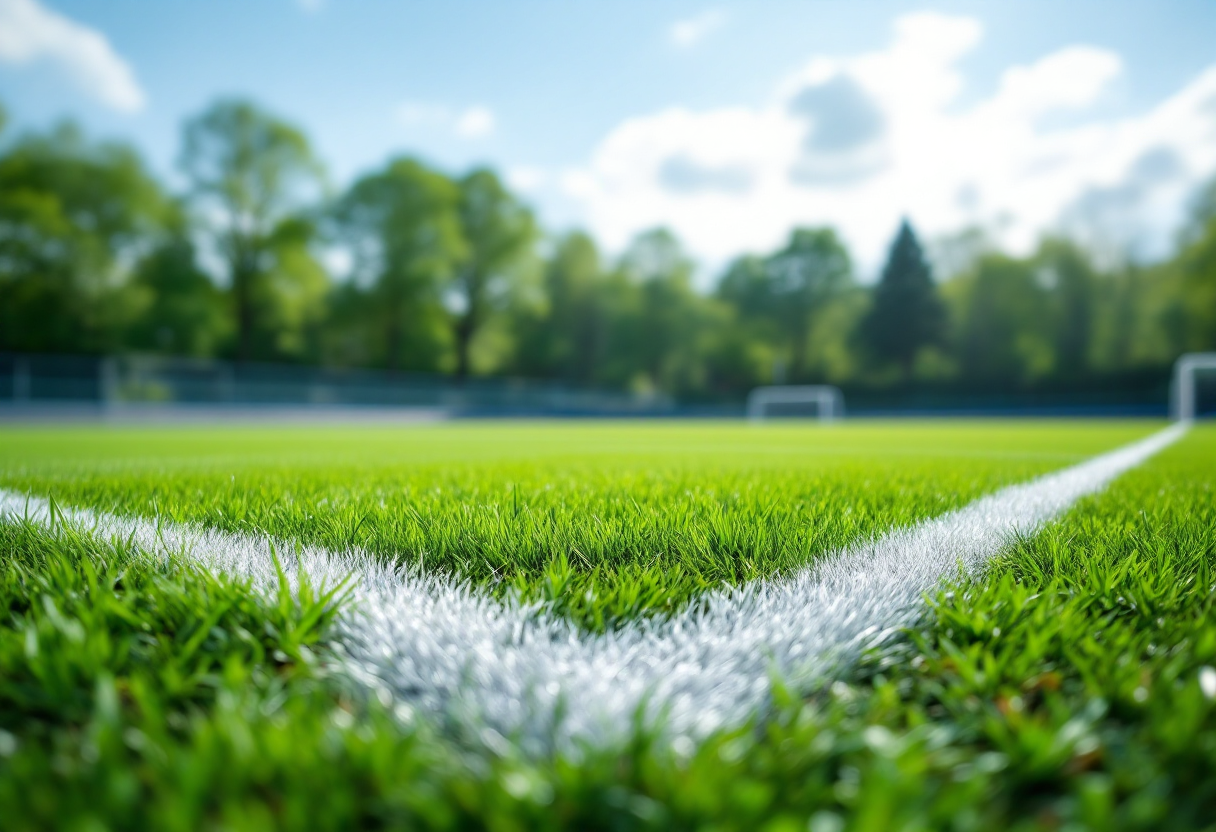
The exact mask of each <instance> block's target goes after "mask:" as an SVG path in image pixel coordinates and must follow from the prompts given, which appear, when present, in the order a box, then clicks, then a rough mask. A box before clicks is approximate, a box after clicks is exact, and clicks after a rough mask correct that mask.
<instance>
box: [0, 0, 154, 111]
mask: <svg viewBox="0 0 1216 832" xmlns="http://www.w3.org/2000/svg"><path fill="white" fill-rule="evenodd" d="M37 61H47V62H50V63H54V64H56V65H58V66H59V67H60V68H62V69H63V70H64V71H65V72H66V73H67V74H68V76H69V77H70V78H71V79H72V81H73V82H74V83H75V84H76V85H77V86H78V87H80V88H81V89H82V90H84V91H85V92H86V93H88V94H89V95H91V96H93V97H94V98H96V99H97V100H99V101H101V102H102V103H103V104H105V105H106V106H108V107H111V108H113V109H115V110H119V111H121V112H127V113H133V112H138V111H139V110H142V109H143V107H144V104H145V102H146V96H145V95H144V91H143V89H141V88H140V86H139V82H138V81H136V80H135V73H134V72H133V71H132V70H131V67H130V65H128V64H127V62H126V61H124V60H123V59H122V57H121V56H120V55H119V54H118V53H117V52H115V51H114V48H113V47H112V46H110V42H109V41H108V40H107V39H106V37H105V35H103V34H101V33H100V32H98V31H96V30H94V29H90V28H89V27H87V26H84V25H82V24H80V23H77V22H76V21H74V20H71V19H69V18H67V17H64V16H63V15H61V14H59V13H57V12H54V11H52V10H50V9H48V8H46V7H45V6H42V5H40V4H39V3H38V2H36V0H0V62H3V63H10V64H18V65H21V64H29V63H34V62H37Z"/></svg>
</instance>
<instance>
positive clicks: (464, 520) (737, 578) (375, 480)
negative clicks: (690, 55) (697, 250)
mask: <svg viewBox="0 0 1216 832" xmlns="http://www.w3.org/2000/svg"><path fill="white" fill-rule="evenodd" d="M1164 427H1165V426H1164V425H1163V424H1158V423H1134V422H1079V421H1077V422H1068V421H1042V422H1033V421H1030V422H1027V421H1009V422H1003V421H983V422H964V421H939V422H923V423H917V422H903V421H901V422H864V421H862V422H848V423H842V424H836V425H832V426H820V425H789V424H786V425H765V426H763V427H749V426H744V425H738V424H731V423H691V422H686V423H674V422H655V423H621V422H609V423H570V422H564V423H483V424H478V423H467V424H453V425H435V426H425V427H414V428H410V429H389V428H365V427H362V428H358V429H352V428H346V429H343V428H331V429H320V428H313V429H305V428H285V429H278V430H271V429H251V428H244V429H237V428H208V429H191V428H124V429H117V428H116V429H100V428H63V429H32V428H29V429H6V430H5V431H4V433H2V434H0V489H2V490H3V492H2V494H0V500H2V501H3V506H4V508H3V512H4V517H3V522H0V553H2V554H0V570H2V571H0V593H3V596H4V599H5V604H6V610H7V614H6V617H5V620H4V622H3V624H2V625H0V817H3V818H5V824H4V825H5V828H10V827H11V828H14V829H26V828H28V829H41V828H47V827H71V828H76V827H79V828H108V827H114V828H117V827H124V828H167V829H174V828H182V829H194V828H204V827H206V828H233V829H241V828H299V829H325V828H334V829H349V828H435V829H447V828H482V827H484V828H491V829H504V830H506V829H532V828H572V829H593V828H594V829H626V828H655V829H673V828H713V829H741V830H742V829H772V830H785V829H790V830H793V829H807V828H808V825H809V828H810V829H813V830H844V829H866V830H868V829H876V830H877V829H995V828H1019V829H1021V828H1025V829H1037V828H1043V829H1060V828H1095V829H1105V828H1127V829H1161V828H1179V829H1189V828H1196V829H1199V828H1210V827H1209V826H1206V825H1207V824H1210V823H1211V820H1210V818H1212V817H1216V775H1213V774H1212V772H1214V771H1216V612H1213V608H1212V606H1213V605H1212V601H1213V578H1212V566H1213V561H1214V560H1216V504H1214V499H1213V492H1212V487H1213V482H1214V481H1216V432H1213V430H1212V429H1211V428H1210V427H1204V426H1199V427H1194V428H1191V429H1190V431H1189V432H1186V433H1185V435H1183V434H1182V433H1181V432H1178V431H1175V432H1172V433H1162V429H1163V428H1164Z"/></svg>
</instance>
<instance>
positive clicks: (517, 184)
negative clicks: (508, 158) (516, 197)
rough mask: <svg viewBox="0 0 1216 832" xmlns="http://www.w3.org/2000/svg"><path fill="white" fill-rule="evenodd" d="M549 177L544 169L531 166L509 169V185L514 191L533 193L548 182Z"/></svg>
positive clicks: (517, 166)
mask: <svg viewBox="0 0 1216 832" xmlns="http://www.w3.org/2000/svg"><path fill="white" fill-rule="evenodd" d="M548 179H549V176H548V174H547V173H546V171H545V170H544V169H543V168H538V167H533V166H531V165H516V166H514V167H511V168H508V169H507V184H508V185H510V186H511V188H512V189H513V190H516V191H522V192H523V193H532V192H534V191H536V190H538V189H540V188H541V187H543V186H544V185H545V184H546V183H547V182H548Z"/></svg>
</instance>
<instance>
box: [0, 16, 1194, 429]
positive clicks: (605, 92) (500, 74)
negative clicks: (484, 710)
mask: <svg viewBox="0 0 1216 832" xmlns="http://www.w3.org/2000/svg"><path fill="white" fill-rule="evenodd" d="M1213 33H1216V4H1213V3H1211V2H1207V1H1205V2H1171V3H1168V4H1161V3H1155V2H1148V1H1147V0H1145V1H1144V2H1103V3H1097V2H1074V3H1069V4H1062V3H1059V2H1052V3H1048V2H1018V3H1013V2H1008V3H1000V4H998V3H991V2H988V3H965V2H944V3H937V4H923V3H902V2H878V1H877V0H875V2H867V3H844V2H816V3H793V2H749V3H746V4H743V3H719V4H714V3H688V2H646V3H642V2H624V3H607V2H580V3H573V2H542V1H541V0H517V2H509V3H503V2H497V3H490V2H474V1H473V0H461V1H460V2H452V3H446V4H429V3H421V2H418V3H388V2H370V0H369V1H368V2H341V0H256V2H255V0H244V1H243V2H207V3H203V2H201V0H200V2H184V1H183V2H175V3H147V2H135V0H108V1H107V2H83V1H79V0H70V1H69V0H0V107H2V109H0V403H2V404H3V405H4V406H6V407H9V408H14V407H19V406H21V407H29V406H32V405H33V404H39V403H41V404H43V405H49V404H53V403H82V402H84V403H99V404H102V405H115V404H120V403H131V404H134V403H140V404H145V405H149V404H160V405H179V406H202V405H213V406H217V407H220V406H232V405H242V406H246V405H247V406H258V405H270V404H278V405H284V404H289V405H300V404H309V405H311V406H314V407H318V408H324V407H331V408H332V407H372V406H379V407H399V408H402V409H413V411H415V412H417V413H419V414H425V413H426V412H436V413H439V412H442V413H447V414H453V413H459V414H466V415H469V414H473V415H483V414H492V413H520V414H537V413H554V414H558V413H565V414H581V413H586V414H597V413H599V414H643V413H680V414H696V413H704V414H721V415H730V414H736V413H741V412H742V408H743V402H744V399H745V397H746V395H747V393H748V391H749V390H751V389H752V388H754V387H756V386H759V385H767V384H814V383H827V384H833V385H837V386H839V387H841V388H842V389H843V390H844V392H845V397H846V400H847V402H848V405H849V409H850V411H851V412H854V413H857V412H863V413H864V412H871V413H881V412H921V413H938V412H941V413H946V412H990V413H1060V414H1065V413H1100V414H1111V415H1116V414H1144V415H1151V414H1164V412H1165V409H1166V401H1167V393H1166V391H1167V388H1168V385H1169V379H1170V368H1171V366H1172V364H1173V362H1174V360H1175V359H1176V358H1177V357H1178V356H1179V355H1180V354H1182V353H1184V352H1189V351H1203V350H1208V351H1210V350H1216V38H1213V37H1212V35H1213ZM1205 389H1206V390H1207V392H1206V393H1204V394H1203V396H1202V397H1201V409H1208V410H1211V409H1212V408H1213V407H1214V406H1216V401H1214V397H1216V392H1214V391H1212V390H1211V389H1210V386H1209V388H1205Z"/></svg>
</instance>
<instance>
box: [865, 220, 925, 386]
mask: <svg viewBox="0 0 1216 832" xmlns="http://www.w3.org/2000/svg"><path fill="white" fill-rule="evenodd" d="M946 322H947V319H946V309H945V306H944V305H943V304H942V301H941V298H939V297H938V294H937V289H936V287H935V286H934V283H933V275H932V272H931V271H930V269H929V264H928V262H927V261H926V260H925V255H924V251H923V250H922V249H921V245H920V242H919V241H918V240H917V239H916V233H915V232H914V231H913V230H912V226H911V225H910V224H909V223H908V221H907V220H904V221H903V222H902V223H901V224H900V226H899V233H898V234H897V235H896V237H895V241H894V242H893V243H892V244H891V251H890V254H889V255H888V256H887V263H886V265H885V266H884V267H883V270H882V276H881V277H880V278H879V281H878V286H877V287H875V289H874V302H873V304H872V305H871V307H870V310H869V312H868V313H867V314H866V316H865V317H864V318H862V320H861V323H860V325H859V329H858V335H859V337H860V340H861V344H862V347H863V349H864V350H865V351H867V352H868V353H869V354H870V355H871V356H872V357H874V358H876V359H878V360H880V361H884V362H893V363H896V364H898V365H899V366H900V367H901V368H902V370H903V374H904V378H905V379H907V378H911V376H912V365H913V363H914V362H915V360H916V356H917V354H918V353H919V352H920V351H921V349H923V348H924V347H928V346H932V345H936V344H941V343H943V341H944V340H945V334H946Z"/></svg>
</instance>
